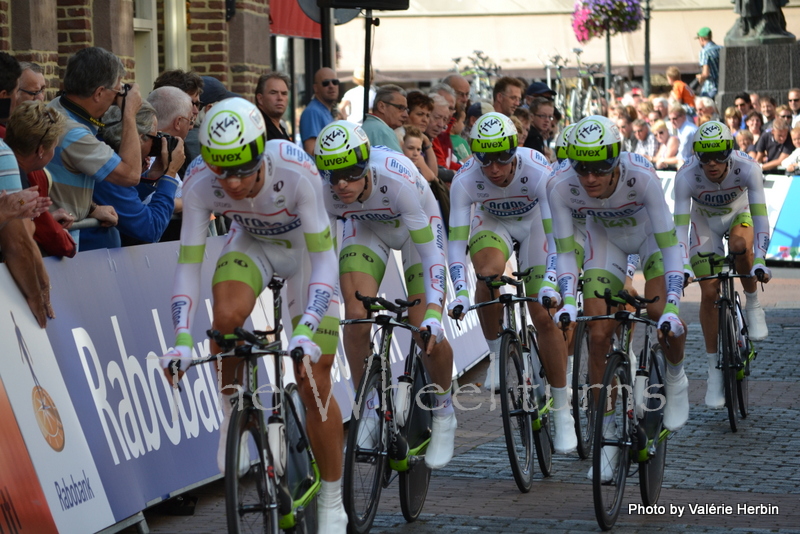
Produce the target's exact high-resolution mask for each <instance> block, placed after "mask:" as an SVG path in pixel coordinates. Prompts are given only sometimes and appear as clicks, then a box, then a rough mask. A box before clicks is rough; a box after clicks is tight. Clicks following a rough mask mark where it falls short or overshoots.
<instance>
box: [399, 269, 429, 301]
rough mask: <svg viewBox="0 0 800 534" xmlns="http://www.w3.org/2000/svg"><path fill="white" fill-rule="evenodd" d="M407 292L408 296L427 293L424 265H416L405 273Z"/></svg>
mask: <svg viewBox="0 0 800 534" xmlns="http://www.w3.org/2000/svg"><path fill="white" fill-rule="evenodd" d="M404 274H405V277H406V290H407V291H408V295H409V296H411V295H419V294H423V293H425V279H424V278H423V271H422V264H421V263H415V264H414V265H412V266H411V267H409V268H408V269H406V271H405V273H404Z"/></svg>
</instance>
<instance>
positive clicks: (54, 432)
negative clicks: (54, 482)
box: [11, 312, 66, 452]
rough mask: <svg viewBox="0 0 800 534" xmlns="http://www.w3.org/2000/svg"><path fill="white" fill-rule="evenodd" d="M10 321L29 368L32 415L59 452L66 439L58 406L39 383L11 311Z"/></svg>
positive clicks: (28, 351)
mask: <svg viewBox="0 0 800 534" xmlns="http://www.w3.org/2000/svg"><path fill="white" fill-rule="evenodd" d="M11 321H12V322H13V323H14V331H15V332H16V334H17V343H18V344H19V353H20V355H21V356H22V360H23V361H24V362H25V364H27V366H28V369H30V372H31V378H32V379H33V383H34V386H33V392H32V393H31V402H32V403H33V415H34V417H35V418H36V425H37V426H38V427H39V431H41V433H42V437H43V438H44V440H45V441H46V442H47V444H48V445H49V446H50V448H51V449H53V450H54V451H56V452H61V451H62V450H64V444H65V443H66V440H65V436H64V424H63V423H62V422H61V416H59V414H58V408H56V405H55V403H54V402H53V399H52V397H50V394H49V393H47V390H45V389H44V388H43V387H42V386H41V384H40V383H39V379H38V377H37V376H36V373H35V372H34V370H33V358H32V357H31V353H30V350H29V349H28V344H27V343H26V342H25V338H23V337H22V331H21V330H20V329H19V326H17V321H16V320H15V319H14V312H11Z"/></svg>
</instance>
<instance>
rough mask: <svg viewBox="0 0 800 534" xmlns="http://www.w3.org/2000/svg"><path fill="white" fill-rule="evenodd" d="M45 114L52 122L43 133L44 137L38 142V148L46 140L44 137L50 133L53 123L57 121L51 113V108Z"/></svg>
mask: <svg viewBox="0 0 800 534" xmlns="http://www.w3.org/2000/svg"><path fill="white" fill-rule="evenodd" d="M44 116H45V117H47V120H48V121H50V124H48V125H47V129H46V130H45V131H44V135H42V137H41V138H40V139H39V142H38V143H36V147H37V148H38V147H39V146H41V145H42V143H43V142H44V138H45V137H47V134H49V133H50V128H52V127H53V125H54V124H55V123H56V121H55V119H54V118H53V116H52V115H50V110H46V111H45V112H44Z"/></svg>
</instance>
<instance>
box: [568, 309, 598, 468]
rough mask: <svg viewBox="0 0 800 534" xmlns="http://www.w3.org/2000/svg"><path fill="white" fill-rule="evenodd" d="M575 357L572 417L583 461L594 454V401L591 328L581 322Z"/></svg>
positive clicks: (573, 362)
mask: <svg viewBox="0 0 800 534" xmlns="http://www.w3.org/2000/svg"><path fill="white" fill-rule="evenodd" d="M574 354H575V356H574V357H573V360H572V415H573V418H574V419H575V434H576V435H577V436H578V456H580V457H581V460H585V459H586V458H589V457H590V456H591V454H592V442H593V440H594V435H593V434H594V432H593V429H594V405H595V402H594V399H593V398H592V388H591V387H590V386H591V383H590V382H589V327H588V326H587V324H586V323H585V322H579V323H578V326H577V327H576V328H575V350H574Z"/></svg>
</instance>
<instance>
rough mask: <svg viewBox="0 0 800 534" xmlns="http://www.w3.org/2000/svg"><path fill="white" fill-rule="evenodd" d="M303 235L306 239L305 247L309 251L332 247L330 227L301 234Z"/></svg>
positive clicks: (324, 249)
mask: <svg viewBox="0 0 800 534" xmlns="http://www.w3.org/2000/svg"><path fill="white" fill-rule="evenodd" d="M303 237H305V239H306V247H308V251H309V252H324V251H326V250H331V248H333V244H332V242H331V229H330V227H328V228H325V230H323V231H322V232H319V233H318V234H303Z"/></svg>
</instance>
